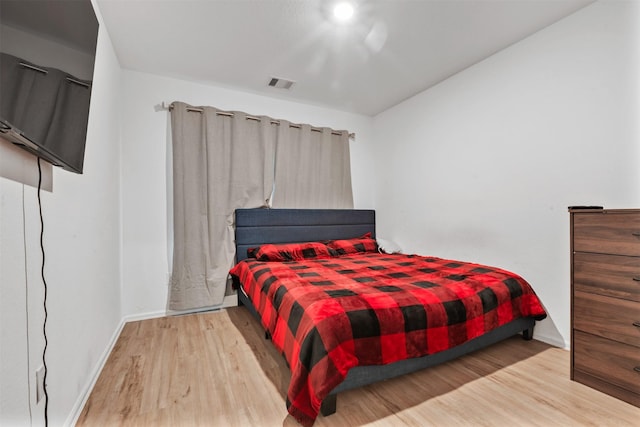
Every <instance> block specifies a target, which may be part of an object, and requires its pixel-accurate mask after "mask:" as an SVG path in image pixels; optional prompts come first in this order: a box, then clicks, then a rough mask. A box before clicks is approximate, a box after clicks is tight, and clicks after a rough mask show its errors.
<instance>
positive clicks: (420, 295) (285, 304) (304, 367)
mask: <svg viewBox="0 0 640 427" xmlns="http://www.w3.org/2000/svg"><path fill="white" fill-rule="evenodd" d="M231 274H232V275H233V276H235V277H237V278H238V279H239V281H240V283H241V284H242V287H243V288H244V290H245V291H246V294H247V295H248V296H249V298H250V299H251V301H252V302H253V304H254V306H255V307H256V309H257V311H258V313H259V314H260V316H261V317H262V323H263V326H264V327H265V328H266V329H267V330H268V331H269V332H270V333H271V336H272V339H273V343H274V345H275V346H276V347H277V348H278V350H279V351H281V352H282V353H283V355H284V357H285V358H286V360H287V362H288V364H289V367H290V368H291V373H292V374H291V383H290V385H289V390H288V393H287V407H288V409H289V413H291V415H293V416H294V417H295V418H296V419H297V420H298V421H299V422H300V423H301V424H303V425H307V426H309V425H311V424H313V422H314V420H315V418H316V417H317V415H318V412H319V409H320V404H321V402H322V400H323V399H324V398H325V397H326V396H327V395H328V394H329V393H330V392H331V390H333V388H335V387H336V386H337V385H338V384H340V383H341V382H342V381H343V380H344V378H345V376H346V375H347V371H348V370H349V369H350V368H353V367H355V366H358V365H382V364H387V363H391V362H396V361H398V360H402V359H407V358H413V357H420V356H424V355H428V354H433V353H437V352H439V351H442V350H446V349H449V348H452V347H455V346H457V345H459V344H462V343H464V342H465V341H468V340H470V339H473V338H475V337H478V336H480V335H482V334H484V333H485V332H488V331H491V330H493V329H495V328H497V327H499V326H501V325H504V324H506V323H508V322H510V321H511V320H514V319H516V318H519V317H534V318H536V319H537V320H540V319H543V318H544V317H546V313H545V311H544V309H543V308H542V305H541V304H540V301H539V300H538V298H537V297H536V295H535V294H534V292H533V290H532V289H531V287H530V286H529V284H528V283H527V282H526V281H525V280H524V279H522V278H521V277H519V276H517V275H515V274H513V273H510V272H507V271H504V270H501V269H497V268H493V267H487V266H483V265H478V264H470V263H464V262H459V261H451V260H445V259H440V258H434V257H420V256H415V255H400V254H395V255H384V254H378V253H371V252H368V253H361V254H355V255H348V256H341V257H334V258H328V259H317V260H303V261H288V262H262V261H257V260H255V259H248V260H245V261H242V262H240V263H239V264H238V265H236V266H235V267H234V268H233V270H231Z"/></svg>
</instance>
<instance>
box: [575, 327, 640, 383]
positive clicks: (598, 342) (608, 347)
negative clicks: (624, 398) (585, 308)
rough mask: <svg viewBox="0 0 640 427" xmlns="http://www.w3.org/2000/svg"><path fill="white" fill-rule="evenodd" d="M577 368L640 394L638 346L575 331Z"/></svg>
mask: <svg viewBox="0 0 640 427" xmlns="http://www.w3.org/2000/svg"><path fill="white" fill-rule="evenodd" d="M573 364H574V365H573V366H574V369H576V370H578V371H582V372H586V373H588V374H590V375H593V376H594V377H596V378H600V379H601V380H603V381H606V382H608V383H611V384H615V385H617V386H619V387H622V388H624V389H626V390H629V391H631V392H633V393H636V394H640V372H638V371H636V370H634V368H638V369H640V352H639V351H638V348H637V347H633V346H629V345H626V344H622V343H619V342H616V341H611V340H608V339H605V338H600V337H597V336H594V335H590V334H586V333H583V332H580V331H575V330H574V336H573Z"/></svg>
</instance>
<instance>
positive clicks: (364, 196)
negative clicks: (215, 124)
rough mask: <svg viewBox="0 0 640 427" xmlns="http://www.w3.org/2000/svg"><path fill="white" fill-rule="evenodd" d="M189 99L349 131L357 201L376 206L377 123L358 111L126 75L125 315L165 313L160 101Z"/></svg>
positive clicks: (166, 222)
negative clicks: (373, 138) (373, 129)
mask: <svg viewBox="0 0 640 427" xmlns="http://www.w3.org/2000/svg"><path fill="white" fill-rule="evenodd" d="M163 101H166V102H172V101H183V102H186V103H188V104H192V105H210V106H214V107H217V108H221V109H224V110H239V111H244V112H247V113H249V114H253V115H267V116H270V117H273V118H278V119H286V120H289V121H292V122H294V123H310V124H312V125H314V126H328V127H331V128H334V129H347V130H349V131H350V132H355V133H356V134H357V136H356V141H355V142H352V143H351V164H352V181H353V189H354V202H355V206H356V207H358V208H372V207H373V188H372V187H371V186H370V180H371V179H372V173H373V169H372V168H371V163H372V160H371V155H372V153H371V150H370V146H369V144H370V141H371V124H372V119H371V118H370V117H366V116H360V115H356V114H351V113H343V112H339V111H336V110H330V109H326V108H320V107H314V106H310V105H306V104H300V103H296V102H290V101H284V100H280V99H276V98H269V97H265V96H260V95H255V94H251V93H246V92H240V91H235V90H230V89H225V88H220V87H214V86H210V85H202V84H198V83H193V82H187V81H183V80H177V79H172V78H166V77H158V76H155V75H151V74H146V73H139V72H135V71H124V102H123V132H122V147H123V148H122V159H123V160H122V162H123V163H122V180H123V184H124V185H123V230H124V233H123V236H124V242H123V262H124V264H123V284H122V294H123V304H124V305H123V310H124V314H125V315H127V316H135V317H145V316H149V315H154V314H160V313H163V312H164V311H165V308H166V300H167V289H168V277H169V247H170V242H169V240H168V236H169V229H170V221H171V218H170V215H169V211H170V210H171V207H170V203H168V199H167V194H168V191H169V190H168V188H169V187H170V183H169V182H167V179H168V178H170V175H171V172H170V169H168V164H167V150H168V149H169V147H170V146H169V145H168V143H169V138H168V137H169V127H168V125H169V113H168V112H167V111H156V110H157V108H154V106H157V105H159V104H160V103H161V102H163Z"/></svg>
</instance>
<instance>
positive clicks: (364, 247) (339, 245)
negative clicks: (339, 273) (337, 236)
mask: <svg viewBox="0 0 640 427" xmlns="http://www.w3.org/2000/svg"><path fill="white" fill-rule="evenodd" d="M327 247H328V248H329V250H331V251H333V252H335V253H336V254H337V255H347V254H355V253H359V252H377V251H378V245H377V244H376V241H375V240H374V239H372V238H371V233H367V234H365V235H363V236H361V237H358V238H355V239H343V240H331V241H329V242H327Z"/></svg>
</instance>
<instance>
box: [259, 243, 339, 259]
mask: <svg viewBox="0 0 640 427" xmlns="http://www.w3.org/2000/svg"><path fill="white" fill-rule="evenodd" d="M255 257H256V258H257V259H258V260H259V261H298V260H302V259H317V258H329V257H331V254H330V253H329V248H327V246H326V245H325V244H324V243H321V242H305V243H284V244H266V245H262V246H260V247H259V248H258V250H257V251H256V252H255Z"/></svg>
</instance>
